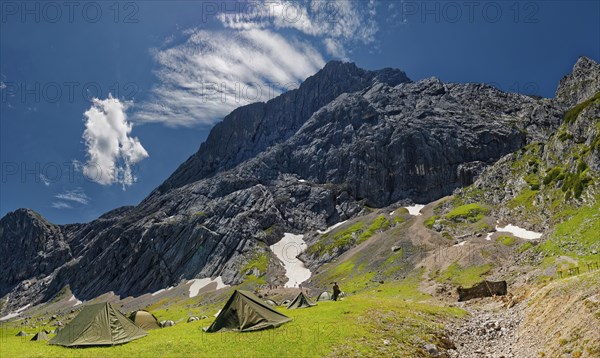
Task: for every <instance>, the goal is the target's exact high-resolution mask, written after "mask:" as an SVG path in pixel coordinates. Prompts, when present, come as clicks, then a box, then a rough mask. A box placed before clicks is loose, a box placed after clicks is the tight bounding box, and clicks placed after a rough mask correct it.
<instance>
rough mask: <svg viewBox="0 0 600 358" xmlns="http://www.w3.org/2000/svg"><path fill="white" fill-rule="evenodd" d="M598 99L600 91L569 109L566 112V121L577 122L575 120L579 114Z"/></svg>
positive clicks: (599, 98)
mask: <svg viewBox="0 0 600 358" xmlns="http://www.w3.org/2000/svg"><path fill="white" fill-rule="evenodd" d="M596 100H600V92H598V93H596V94H595V95H594V97H592V98H590V99H588V100H586V101H583V102H581V103H580V104H578V105H576V106H575V107H573V108H571V110H569V111H568V112H567V113H566V114H565V119H564V123H567V124H569V123H573V122H575V120H576V119H577V117H579V114H580V113H581V112H582V111H583V110H584V109H586V108H587V107H589V106H590V105H591V104H592V103H593V102H594V101H596Z"/></svg>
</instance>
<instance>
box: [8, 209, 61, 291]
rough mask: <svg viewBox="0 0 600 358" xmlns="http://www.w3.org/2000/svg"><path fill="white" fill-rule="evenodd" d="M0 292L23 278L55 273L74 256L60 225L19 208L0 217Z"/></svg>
mask: <svg viewBox="0 0 600 358" xmlns="http://www.w3.org/2000/svg"><path fill="white" fill-rule="evenodd" d="M0 237H1V238H2V240H0V253H1V254H0V262H2V274H1V275H0V292H2V293H6V292H7V290H8V289H9V288H12V286H14V285H15V284H18V283H20V282H21V281H23V280H27V279H31V278H35V277H41V276H46V275H49V274H51V273H52V272H53V271H54V270H55V269H56V268H57V267H60V266H61V265H63V264H64V263H65V262H67V261H68V260H69V259H70V258H71V252H70V248H69V245H68V243H67V242H66V240H65V238H64V237H63V235H62V232H61V230H60V228H59V227H58V226H57V225H53V224H51V223H49V222H48V221H46V220H45V219H44V218H43V217H41V216H40V215H39V214H38V213H36V212H34V211H32V210H27V209H19V210H16V211H14V212H11V213H8V214H7V215H6V216H5V217H3V218H2V219H1V220H0Z"/></svg>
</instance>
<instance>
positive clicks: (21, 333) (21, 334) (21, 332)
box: [15, 331, 27, 337]
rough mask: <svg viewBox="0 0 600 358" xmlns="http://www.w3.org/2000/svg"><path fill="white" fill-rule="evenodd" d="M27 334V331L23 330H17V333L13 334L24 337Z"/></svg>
mask: <svg viewBox="0 0 600 358" xmlns="http://www.w3.org/2000/svg"><path fill="white" fill-rule="evenodd" d="M26 335H27V333H25V332H23V331H19V333H17V334H15V336H17V337H25V336H26Z"/></svg>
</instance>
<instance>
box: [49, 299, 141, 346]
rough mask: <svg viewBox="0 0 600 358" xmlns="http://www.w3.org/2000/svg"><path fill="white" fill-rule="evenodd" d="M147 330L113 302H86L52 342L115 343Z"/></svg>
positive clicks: (76, 343) (110, 344)
mask: <svg viewBox="0 0 600 358" xmlns="http://www.w3.org/2000/svg"><path fill="white" fill-rule="evenodd" d="M146 334H147V333H146V331H144V330H143V329H141V328H139V327H138V326H136V325H135V324H134V323H133V322H131V321H130V320H129V319H128V318H127V317H125V316H124V315H123V314H122V313H121V312H119V311H118V310H117V309H115V308H114V307H113V306H112V305H111V304H110V303H97V304H94V305H89V306H86V307H85V308H84V309H83V310H82V311H81V312H80V313H79V314H78V315H77V317H75V318H74V319H73V320H72V321H71V322H70V323H69V324H67V325H66V326H65V327H64V328H63V329H61V330H60V331H59V332H58V334H57V335H56V336H55V337H54V338H52V340H50V344H56V345H60V346H65V347H78V346H113V345H117V344H123V343H127V342H131V341H133V340H135V339H138V338H142V337H144V336H145V335H146Z"/></svg>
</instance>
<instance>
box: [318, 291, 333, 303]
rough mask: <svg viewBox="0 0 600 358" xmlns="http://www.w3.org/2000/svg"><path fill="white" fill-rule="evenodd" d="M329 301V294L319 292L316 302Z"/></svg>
mask: <svg viewBox="0 0 600 358" xmlns="http://www.w3.org/2000/svg"><path fill="white" fill-rule="evenodd" d="M329 300H331V293H329V292H327V291H324V292H321V294H320V295H319V297H318V298H317V302H318V301H329Z"/></svg>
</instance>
